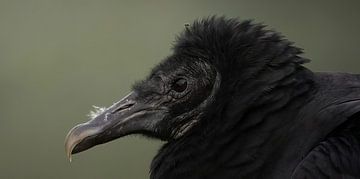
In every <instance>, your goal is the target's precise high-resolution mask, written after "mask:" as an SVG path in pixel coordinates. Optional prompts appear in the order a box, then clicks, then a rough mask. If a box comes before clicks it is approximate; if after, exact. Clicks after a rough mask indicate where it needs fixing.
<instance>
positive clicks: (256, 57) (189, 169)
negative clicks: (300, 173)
mask: <svg viewBox="0 0 360 179" xmlns="http://www.w3.org/2000/svg"><path fill="white" fill-rule="evenodd" d="M215 22H216V24H211V23H213V22H212V21H211V20H210V22H209V23H207V24H205V23H203V24H202V23H201V22H200V23H198V24H196V23H195V24H193V27H192V29H189V30H187V31H185V33H184V34H183V36H182V37H180V38H179V39H178V43H177V46H175V48H174V50H175V54H176V53H181V54H185V55H197V56H202V58H203V59H206V60H208V63H210V64H212V65H213V66H215V68H216V69H217V71H218V72H219V73H220V75H221V85H220V88H219V90H218V92H217V94H216V96H215V100H214V103H212V104H211V105H210V106H208V107H207V108H206V109H205V111H204V116H203V117H202V119H201V120H200V122H199V123H198V124H197V125H196V126H194V127H193V128H192V129H191V130H190V131H188V132H187V133H186V134H185V135H184V136H182V137H181V138H179V139H176V140H173V141H169V142H168V143H167V144H165V145H164V146H163V147H162V148H161V150H160V151H159V153H158V155H157V156H156V157H155V158H154V160H153V162H152V165H151V178H152V179H162V178H172V179H176V178H190V179H191V178H239V177H244V178H254V177H261V176H260V175H268V176H274V175H276V174H273V173H272V171H281V169H278V170H274V169H275V168H276V166H277V164H276V163H274V162H273V163H272V164H271V165H269V164H268V165H266V163H267V161H269V160H270V159H271V157H272V156H274V154H275V153H277V152H283V153H282V155H283V156H285V155H286V154H287V152H286V150H287V149H286V148H285V147H283V146H287V145H286V144H287V143H288V141H290V139H289V138H288V136H290V135H288V134H289V133H290V132H291V131H290V130H287V129H286V128H287V127H288V124H289V123H290V122H292V121H294V120H296V119H294V116H293V115H295V114H297V112H298V111H299V109H300V108H301V106H302V105H304V104H305V103H306V102H307V100H308V98H307V95H309V93H310V91H311V90H310V89H311V88H314V87H313V74H312V72H310V71H308V70H307V69H306V68H304V67H302V66H301V64H302V63H305V62H306V61H307V60H306V59H303V58H301V57H299V56H298V55H299V54H300V53H301V50H300V49H298V48H296V47H293V46H292V45H291V43H290V42H288V41H286V40H283V39H282V38H281V36H279V35H278V34H276V33H274V32H271V31H266V30H263V26H261V25H252V24H251V23H250V22H249V21H246V22H243V23H237V22H235V21H225V20H224V21H221V20H220V21H214V23H215ZM229 26H230V27H229ZM213 27H216V28H213ZM204 34H207V35H209V36H206V37H204ZM214 34H217V35H214ZM214 38H215V39H214ZM204 54H208V55H204ZM290 103H291V105H288V104H290ZM288 106H291V108H290V107H288ZM281 111H287V115H285V114H284V113H282V112H281ZM288 114H291V115H292V116H289V115H288ZM280 131H281V132H280ZM301 155H302V154H301V153H298V154H297V155H295V156H291V157H292V158H291V159H293V160H297V159H300V158H301ZM277 156H278V155H277ZM280 156H281V155H280ZM288 159H289V158H286V157H284V158H283V159H277V160H276V161H277V162H278V163H281V162H286V161H287V160H288ZM289 168H291V167H289ZM224 170H226V172H224ZM260 171H261V172H260ZM282 172H283V173H286V172H291V171H282ZM220 173H221V174H222V175H221V176H217V174H220ZM224 174H225V175H227V176H224Z"/></svg>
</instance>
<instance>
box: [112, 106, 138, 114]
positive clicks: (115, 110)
mask: <svg viewBox="0 0 360 179" xmlns="http://www.w3.org/2000/svg"><path fill="white" fill-rule="evenodd" d="M134 104H135V103H127V104H123V105H121V106H119V107H117V108H115V109H114V110H112V111H111V114H114V113H117V112H120V111H122V110H124V109H128V108H130V107H131V106H133V105H134Z"/></svg>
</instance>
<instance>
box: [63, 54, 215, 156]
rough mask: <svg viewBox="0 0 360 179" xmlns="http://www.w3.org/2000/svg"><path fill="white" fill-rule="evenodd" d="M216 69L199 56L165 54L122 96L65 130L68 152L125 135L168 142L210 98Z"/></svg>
mask: <svg viewBox="0 0 360 179" xmlns="http://www.w3.org/2000/svg"><path fill="white" fill-rule="evenodd" d="M216 79H218V74H217V72H216V70H215V69H214V68H213V67H211V66H210V65H209V64H207V62H205V61H204V60H201V59H193V58H186V57H175V56H172V57H169V58H168V59H166V60H165V61H164V62H163V63H161V64H160V65H158V66H157V67H155V68H154V69H153V71H152V72H151V74H150V75H149V77H148V78H146V79H145V80H144V81H142V82H138V83H136V84H135V85H134V87H133V91H132V92H131V93H130V94H129V95H128V96H126V97H124V98H123V99H122V100H120V101H118V102H116V103H114V104H113V105H112V106H110V107H109V108H106V109H104V111H102V113H101V114H99V115H98V116H95V117H94V118H93V119H91V120H90V121H88V122H86V123H83V124H79V125H77V126H75V127H74V128H73V129H71V130H70V131H69V133H68V135H67V137H66V140H65V148H66V151H67V154H68V156H69V157H70V156H71V154H73V153H78V152H81V151H84V150H87V149H89V148H91V147H93V146H95V145H98V144H102V143H106V142H109V141H111V140H114V139H117V138H119V137H122V136H126V135H129V134H135V133H136V134H143V135H146V136H150V137H154V138H158V139H161V140H165V141H169V140H174V139H177V138H179V137H181V136H183V135H184V134H185V133H186V132H187V131H188V130H190V129H191V128H192V127H193V126H194V125H195V124H196V123H197V122H198V121H199V120H200V116H201V111H203V110H202V109H203V108H205V106H206V105H208V103H209V102H210V101H211V98H212V95H211V94H213V93H214V90H215V89H214V84H215V82H216V81H217V80H216Z"/></svg>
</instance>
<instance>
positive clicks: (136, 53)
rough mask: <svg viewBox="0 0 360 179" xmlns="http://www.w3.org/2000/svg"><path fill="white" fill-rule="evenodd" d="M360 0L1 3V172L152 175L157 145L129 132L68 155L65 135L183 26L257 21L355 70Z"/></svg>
mask: <svg viewBox="0 0 360 179" xmlns="http://www.w3.org/2000/svg"><path fill="white" fill-rule="evenodd" d="M359 9H360V1H357V0H352V1H351V0H348V1H337V0H327V1H325V0H324V1H294V0H286V1H285V0H283V1H265V0H264V1H253V0H248V1H225V0H224V1H215V0H214V1H190V0H183V1H146V0H141V1H130V0H129V1H120V0H112V1H99V0H98V1H96V0H87V1H85V0H81V1H80V0H76V1H75V0H71V1H70V0H68V1H60V0H56V1H55V0H23V1H17V0H8V1H7V0H0V84H1V86H0V87H1V88H0V143H1V144H0V147H1V148H0V178H34V179H39V178H87V179H90V178H106V179H111V178H128V179H142V178H148V171H149V165H150V162H151V159H152V157H153V156H154V155H155V153H156V151H157V150H158V148H159V147H160V145H161V142H159V141H154V140H148V139H145V138H144V137H139V136H129V137H125V138H122V139H120V140H116V141H114V142H111V143H108V144H105V145H101V146H98V147H95V148H93V149H92V150H89V151H86V152H83V153H81V154H79V155H75V156H74V160H73V162H72V163H69V162H68V160H67V158H66V157H65V152H64V146H63V143H64V138H65V135H66V133H67V132H68V130H69V129H70V128H71V127H73V126H74V125H75V124H77V123H80V122H84V121H86V120H87V117H86V114H87V113H88V111H89V110H90V109H91V106H92V105H99V106H108V105H110V104H112V102H114V101H116V100H117V99H120V98H121V97H122V96H124V95H125V94H126V93H128V92H129V90H130V86H131V85H132V84H133V82H134V81H136V80H140V79H142V78H143V77H144V76H145V75H146V74H147V73H148V72H149V71H150V69H151V67H152V66H153V65H154V64H156V63H158V62H159V61H160V60H161V59H162V58H164V57H165V56H167V55H169V54H170V53H171V50H170V47H171V44H172V43H173V41H174V37H175V35H176V34H177V33H178V32H180V31H181V30H182V29H183V28H184V27H183V24H184V23H187V22H191V21H192V20H194V19H196V18H201V17H205V16H209V15H213V14H219V15H226V16H228V17H240V18H242V19H255V20H256V21H257V22H264V23H266V24H268V25H269V28H271V29H276V30H277V31H280V32H282V33H283V34H284V35H285V36H287V37H288V38H289V39H290V40H291V41H294V42H296V43H295V44H296V45H297V46H299V47H301V48H304V49H305V53H306V54H305V55H304V56H306V57H307V58H310V59H312V60H313V61H312V63H311V64H308V65H307V66H308V67H309V68H311V69H313V70H316V71H344V72H353V73H360V66H359V65H360V61H359V56H360V48H359V42H360V35H359V32H360V20H359V18H360V11H359Z"/></svg>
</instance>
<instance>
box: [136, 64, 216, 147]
mask: <svg viewBox="0 0 360 179" xmlns="http://www.w3.org/2000/svg"><path fill="white" fill-rule="evenodd" d="M174 64H175V65H174ZM216 75H217V74H216V71H215V69H212V68H211V67H210V66H209V65H208V64H207V63H206V62H204V61H201V60H195V59H191V60H188V61H185V62H184V61H182V60H181V59H177V58H170V59H168V61H165V63H162V64H160V65H159V66H157V67H156V68H155V69H154V70H153V71H152V73H151V75H150V76H149V77H148V79H147V80H145V81H143V82H140V83H137V84H136V85H134V91H135V92H137V93H138V94H140V95H142V97H141V99H143V100H149V101H156V102H158V105H159V106H162V107H163V108H165V109H166V110H167V113H168V114H167V115H166V116H165V118H164V119H163V120H160V121H159V123H158V125H156V129H155V131H152V132H153V133H149V134H148V136H152V137H156V138H159V139H162V140H167V141H168V140H171V139H174V138H177V137H180V136H181V135H182V134H183V133H184V132H185V131H184V130H188V129H189V128H188V127H190V126H191V125H193V124H192V122H195V121H196V120H198V118H199V115H200V109H199V107H200V104H201V103H203V102H204V101H206V100H207V99H208V97H209V95H210V93H211V92H212V90H213V85H214V82H215V77H216Z"/></svg>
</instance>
